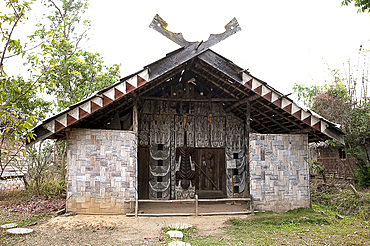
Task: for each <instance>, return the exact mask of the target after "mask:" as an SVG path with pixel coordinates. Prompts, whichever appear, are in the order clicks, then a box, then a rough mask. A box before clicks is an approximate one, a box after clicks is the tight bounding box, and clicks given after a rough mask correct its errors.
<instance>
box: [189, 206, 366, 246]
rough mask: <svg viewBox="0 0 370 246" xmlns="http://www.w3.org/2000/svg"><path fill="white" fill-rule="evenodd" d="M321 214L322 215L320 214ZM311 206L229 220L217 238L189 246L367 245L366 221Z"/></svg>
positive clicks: (196, 240) (193, 241) (191, 240)
mask: <svg viewBox="0 0 370 246" xmlns="http://www.w3.org/2000/svg"><path fill="white" fill-rule="evenodd" d="M324 214H325V215H324ZM336 214H337V213H336V212H334V211H331V210H327V209H324V210H323V208H322V207H319V206H315V209H295V210H291V211H288V212H286V213H272V212H259V213H257V214H256V215H254V216H251V217H250V218H248V219H238V218H231V219H230V220H229V221H228V226H227V227H225V228H224V230H225V235H224V236H223V237H220V238H214V237H207V236H205V237H196V236H195V237H192V238H189V239H188V240H187V241H186V242H189V243H190V244H191V245H370V232H369V230H370V229H369V228H370V222H369V221H365V220H362V219H359V218H356V217H354V216H344V219H337V218H336V217H335V215H336Z"/></svg>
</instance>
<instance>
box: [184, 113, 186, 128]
mask: <svg viewBox="0 0 370 246" xmlns="http://www.w3.org/2000/svg"><path fill="white" fill-rule="evenodd" d="M185 126H186V114H184V129H185Z"/></svg>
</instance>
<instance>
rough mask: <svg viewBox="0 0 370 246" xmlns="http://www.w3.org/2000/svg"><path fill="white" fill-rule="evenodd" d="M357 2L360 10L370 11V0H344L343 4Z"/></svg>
mask: <svg viewBox="0 0 370 246" xmlns="http://www.w3.org/2000/svg"><path fill="white" fill-rule="evenodd" d="M352 2H355V7H358V8H359V9H358V12H369V13H370V0H344V1H342V5H346V6H348V5H349V4H350V3H352Z"/></svg>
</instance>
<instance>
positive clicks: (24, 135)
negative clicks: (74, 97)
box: [0, 0, 49, 175]
mask: <svg viewBox="0 0 370 246" xmlns="http://www.w3.org/2000/svg"><path fill="white" fill-rule="evenodd" d="M5 4H6V7H7V8H8V9H9V10H8V12H7V13H2V14H1V15H0V20H1V22H0V33H1V42H0V45H1V46H0V136H1V137H0V174H1V175H2V173H3V171H4V170H5V168H6V167H7V166H8V165H9V164H15V163H16V162H17V160H18V159H19V157H20V156H21V152H22V151H23V149H22V148H23V147H24V144H25V140H26V141H28V142H29V141H30V140H31V139H32V138H34V134H33V132H32V131H31V130H30V129H31V128H32V127H33V125H34V124H35V123H36V121H37V120H38V119H40V118H41V119H42V118H43V117H44V116H45V112H44V111H45V109H46V108H48V107H49V104H48V103H47V102H45V101H44V100H42V99H40V98H38V97H37V93H38V88H37V85H36V82H35V81H32V80H25V79H23V78H22V77H20V76H8V75H7V73H6V67H5V66H4V64H5V63H4V62H5V60H6V59H9V58H11V57H14V56H18V55H22V56H23V55H24V54H25V52H24V48H25V47H26V45H25V44H22V43H21V41H20V40H18V39H14V38H13V36H14V31H15V30H17V27H18V25H19V23H20V22H22V21H24V20H26V14H27V13H28V11H30V10H31V8H30V5H31V2H27V1H18V0H11V1H6V3H5Z"/></svg>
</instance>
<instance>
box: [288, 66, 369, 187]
mask: <svg viewBox="0 0 370 246" xmlns="http://www.w3.org/2000/svg"><path fill="white" fill-rule="evenodd" d="M365 70H366V68H364V74H366V73H365ZM332 75H333V81H332V82H331V83H328V84H325V85H323V86H311V87H307V86H305V85H298V84H295V86H294V90H295V92H297V93H298V97H299V99H301V100H302V99H303V100H304V101H305V102H308V103H309V104H308V106H309V107H310V108H311V109H312V110H314V111H315V112H316V113H318V114H319V115H321V116H323V117H325V118H326V119H328V120H330V121H332V122H336V123H339V124H340V125H341V127H342V129H343V131H344V132H345V137H344V140H345V146H341V147H344V149H345V151H346V152H347V153H348V154H350V155H351V156H352V157H354V158H355V159H356V160H357V167H358V168H357V169H356V173H355V176H354V178H355V180H356V182H357V183H358V184H360V185H364V186H370V157H369V156H370V137H369V136H370V104H369V102H368V100H367V91H366V90H365V91H364V92H362V93H361V94H362V95H365V96H363V98H356V91H355V90H356V89H355V88H356V83H357V82H356V81H353V80H354V77H355V76H353V75H350V76H349V78H342V77H341V76H340V74H339V71H338V70H332ZM345 81H347V85H346V84H345V83H344V82H345ZM361 83H363V86H362V87H363V88H367V86H366V83H367V78H366V77H362V78H361ZM347 87H348V88H347ZM333 144H334V145H339V144H338V143H333Z"/></svg>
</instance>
